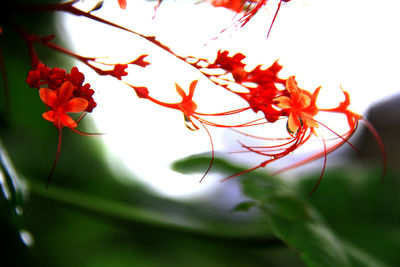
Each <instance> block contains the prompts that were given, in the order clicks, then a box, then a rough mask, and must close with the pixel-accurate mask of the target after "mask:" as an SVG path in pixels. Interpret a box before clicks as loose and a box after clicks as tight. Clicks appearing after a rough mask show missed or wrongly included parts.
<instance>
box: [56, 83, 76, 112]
mask: <svg viewBox="0 0 400 267" xmlns="http://www.w3.org/2000/svg"><path fill="white" fill-rule="evenodd" d="M73 90H74V85H73V84H72V83H71V82H69V81H67V82H64V83H63V84H62V85H61V86H60V91H59V92H58V104H59V105H60V106H62V105H64V104H65V103H67V101H68V100H69V99H70V98H71V96H72V91H73Z"/></svg>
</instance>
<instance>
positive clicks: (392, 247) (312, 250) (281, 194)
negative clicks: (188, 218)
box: [175, 156, 400, 266]
mask: <svg viewBox="0 0 400 267" xmlns="http://www.w3.org/2000/svg"><path fill="white" fill-rule="evenodd" d="M209 160H210V159H209V158H207V157H203V156H192V157H189V158H187V159H184V160H182V161H179V162H177V163H176V164H175V169H176V170H181V171H183V172H191V171H200V170H201V169H202V168H204V167H205V166H207V162H209ZM353 163H354V162H353ZM214 170H216V171H218V172H221V173H223V174H225V175H226V176H228V175H232V174H233V173H236V172H238V171H241V170H243V169H240V168H238V166H235V167H233V166H232V165H231V164H229V163H227V162H224V161H223V160H216V164H215V166H214ZM318 176H319V175H318V174H315V175H313V176H309V177H304V178H301V179H296V180H289V179H284V178H282V177H269V176H268V175H266V174H265V172H262V171H257V172H252V173H249V174H246V175H245V177H243V178H241V179H240V180H241V184H242V188H243V193H244V194H245V195H247V196H248V197H250V198H251V199H252V201H247V202H244V203H242V204H239V205H238V207H239V209H240V210H242V209H246V210H248V209H249V208H251V207H257V208H259V209H261V210H262V211H263V212H264V213H265V214H266V215H268V218H269V223H270V225H271V229H272V231H273V232H274V233H275V235H276V236H277V237H278V238H280V239H282V240H283V241H284V242H285V243H287V244H288V245H289V246H290V247H293V248H295V249H296V250H297V251H298V252H299V253H300V254H301V257H302V259H303V260H304V261H305V262H306V263H307V264H308V265H309V266H399V265H400V256H399V254H398V251H399V249H400V228H399V223H400V217H399V214H400V210H399V205H398V204H399V203H400V195H399V189H400V184H399V181H398V179H397V176H396V175H395V174H393V173H392V174H390V175H388V176H387V177H386V182H385V184H384V185H383V186H380V185H379V183H380V178H381V171H380V170H379V169H372V167H369V168H368V167H366V166H357V165H356V164H353V165H352V166H347V165H346V167H345V168H342V169H341V170H331V171H328V172H326V173H325V175H324V178H323V182H322V183H321V184H320V186H319V187H318V189H317V191H316V192H315V193H314V194H313V195H312V196H311V197H309V198H307V195H308V194H309V193H310V192H311V190H312V188H313V187H314V185H315V182H316V179H317V178H318Z"/></svg>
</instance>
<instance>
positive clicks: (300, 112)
mask: <svg viewBox="0 0 400 267" xmlns="http://www.w3.org/2000/svg"><path fill="white" fill-rule="evenodd" d="M320 89H321V87H318V88H317V89H316V90H315V92H314V94H312V95H311V94H310V93H309V92H308V91H305V90H302V89H300V88H299V87H298V86H297V83H296V81H295V79H294V76H290V77H289V78H288V79H287V80H286V90H287V91H288V92H289V94H290V95H289V96H279V97H277V98H275V99H274V101H275V105H276V106H277V107H279V108H281V109H283V110H284V111H287V112H288V113H289V116H288V123H287V129H288V132H289V133H290V134H296V133H297V132H298V131H299V129H300V128H301V127H305V128H317V127H318V123H317V122H316V121H315V120H314V119H313V117H314V116H315V115H317V113H318V108H317V106H316V104H315V102H316V100H317V97H318V93H319V90H320Z"/></svg>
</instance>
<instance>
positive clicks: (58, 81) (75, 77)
mask: <svg viewBox="0 0 400 267" xmlns="http://www.w3.org/2000/svg"><path fill="white" fill-rule="evenodd" d="M84 80H85V76H84V75H83V73H81V72H80V71H79V70H78V68H77V67H73V68H72V69H71V73H67V72H66V71H65V70H63V69H60V68H57V67H56V68H50V67H47V66H46V65H44V64H42V63H39V64H38V65H37V66H36V68H35V69H34V70H31V71H29V73H28V77H27V78H26V82H27V83H28V85H29V86H30V87H32V88H37V89H39V88H42V87H44V85H47V86H46V87H47V88H48V89H51V90H54V91H57V90H59V88H60V87H61V85H62V84H64V83H65V82H67V81H69V82H71V84H72V85H73V90H72V96H73V97H81V98H84V99H86V101H87V102H88V105H87V107H86V109H85V110H84V111H86V112H92V110H93V108H95V107H96V106H97V103H96V102H95V101H94V99H93V94H94V90H93V89H90V84H89V83H86V84H83V82H84Z"/></svg>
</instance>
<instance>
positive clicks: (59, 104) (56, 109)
mask: <svg viewBox="0 0 400 267" xmlns="http://www.w3.org/2000/svg"><path fill="white" fill-rule="evenodd" d="M73 90H74V86H73V84H72V83H71V82H69V81H66V82H64V83H63V84H62V85H61V86H60V88H59V90H57V91H55V90H51V89H49V88H41V89H40V90H39V96H40V99H41V100H42V101H43V102H44V103H45V104H46V105H47V106H48V107H50V108H51V110H49V111H46V112H44V113H43V114H42V117H43V118H44V119H46V120H48V121H51V122H53V123H54V125H55V126H56V127H57V128H58V129H61V128H63V127H64V126H66V127H69V128H76V127H77V126H78V124H77V123H76V122H75V121H74V120H73V119H72V118H71V117H70V116H69V115H68V114H67V113H76V112H82V111H84V110H85V109H86V108H87V106H88V105H89V102H88V101H87V100H86V99H84V98H82V97H72V93H73Z"/></svg>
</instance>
